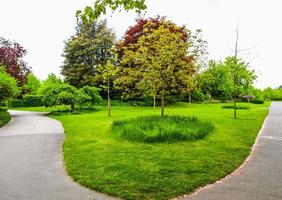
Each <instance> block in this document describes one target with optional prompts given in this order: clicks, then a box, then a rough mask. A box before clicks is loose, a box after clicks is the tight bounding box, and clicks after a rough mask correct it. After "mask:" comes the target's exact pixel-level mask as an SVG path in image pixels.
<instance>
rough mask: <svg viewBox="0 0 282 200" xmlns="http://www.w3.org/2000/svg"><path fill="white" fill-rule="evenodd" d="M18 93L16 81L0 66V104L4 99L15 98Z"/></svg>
mask: <svg viewBox="0 0 282 200" xmlns="http://www.w3.org/2000/svg"><path fill="white" fill-rule="evenodd" d="M18 93H19V88H18V87H17V81H16V79H14V78H13V77H11V76H10V75H9V74H8V73H7V72H6V71H5V69H4V67H1V66H0V103H1V102H2V101H4V100H6V99H9V98H12V97H15V96H16V95H17V94H18Z"/></svg>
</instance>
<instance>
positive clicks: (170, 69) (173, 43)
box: [121, 18, 195, 117]
mask: <svg viewBox="0 0 282 200" xmlns="http://www.w3.org/2000/svg"><path fill="white" fill-rule="evenodd" d="M143 33H144V34H142V35H141V36H140V37H139V38H138V39H137V41H136V43H135V44H131V45H130V46H129V48H126V49H123V50H124V51H123V52H122V53H123V56H122V61H123V62H125V63H126V62H128V63H132V62H133V63H134V64H135V65H136V66H135V67H134V68H132V69H134V71H135V72H136V73H135V74H138V75H139V81H138V82H137V87H138V88H139V89H140V90H141V92H142V93H143V94H146V93H147V94H153V95H154V96H156V95H159V96H160V97H161V116H162V117H163V116H164V106H165V99H166V96H167V95H169V94H172V93H176V92H177V91H179V90H180V87H179V86H180V85H181V84H182V83H183V82H182V81H183V80H188V78H189V77H191V75H192V74H193V73H195V66H194V62H193V58H192V57H191V56H188V55H187V50H188V38H187V32H186V29H184V28H183V27H178V26H177V25H175V24H174V23H172V22H170V21H166V20H165V19H164V18H162V19H160V24H159V25H158V27H157V28H156V27H155V23H153V22H150V21H149V22H147V23H146V24H145V25H144V28H143ZM123 62H121V63H123Z"/></svg>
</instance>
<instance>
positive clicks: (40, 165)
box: [0, 111, 112, 200]
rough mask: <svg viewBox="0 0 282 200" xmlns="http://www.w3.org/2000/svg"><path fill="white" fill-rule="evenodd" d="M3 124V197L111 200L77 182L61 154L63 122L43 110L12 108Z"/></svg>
mask: <svg viewBox="0 0 282 200" xmlns="http://www.w3.org/2000/svg"><path fill="white" fill-rule="evenodd" d="M11 113H12V115H13V120H12V122H10V123H9V124H8V125H6V126H4V127H2V128H0V200H93V199H97V200H100V199H101V200H104V199H105V200H108V199H112V198H110V197H108V196H106V195H103V194H99V193H96V192H93V191H90V190H88V189H86V188H84V187H81V186H79V185H78V184H76V183H74V182H73V181H72V180H71V178H70V177H68V176H67V175H66V172H65V170H64V165H63V157H62V142H63V140H64V131H63V128H62V126H61V124H60V123H59V122H58V121H56V120H53V119H51V118H48V117H46V116H43V114H42V113H35V112H22V111H11Z"/></svg>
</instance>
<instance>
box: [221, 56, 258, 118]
mask: <svg viewBox="0 0 282 200" xmlns="http://www.w3.org/2000/svg"><path fill="white" fill-rule="evenodd" d="M224 65H226V66H227V67H229V75H230V78H231V80H232V84H233V101H234V118H237V98H238V96H239V92H238V91H240V88H248V87H250V86H251V85H252V84H253V82H254V80H255V79H256V75H255V72H254V71H253V70H250V69H249V65H248V64H247V63H245V62H244V61H243V60H242V59H239V58H237V57H236V56H233V57H227V58H226V59H225V61H224Z"/></svg>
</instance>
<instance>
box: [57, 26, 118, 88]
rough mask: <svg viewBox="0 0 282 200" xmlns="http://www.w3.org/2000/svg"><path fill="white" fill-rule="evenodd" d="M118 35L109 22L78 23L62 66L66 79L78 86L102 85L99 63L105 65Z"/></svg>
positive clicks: (67, 43) (65, 52) (66, 47)
mask: <svg viewBox="0 0 282 200" xmlns="http://www.w3.org/2000/svg"><path fill="white" fill-rule="evenodd" d="M114 41H115V34H114V32H113V31H112V30H111V29H110V28H108V27H107V22H106V21H95V22H91V23H86V24H85V23H79V24H78V26H77V28H76V33H75V35H74V36H72V37H71V38H70V39H69V40H67V41H66V42H65V47H64V53H63V56H64V58H65V60H64V64H63V66H62V67H61V69H62V75H64V77H65V81H66V82H67V83H69V84H71V85H73V86H75V87H78V88H81V87H83V86H85V85H89V86H99V82H101V76H100V72H99V70H98V66H99V65H105V64H106V62H107V60H108V59H109V57H110V56H111V53H110V49H111V48H112V46H113V45H114Z"/></svg>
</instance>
